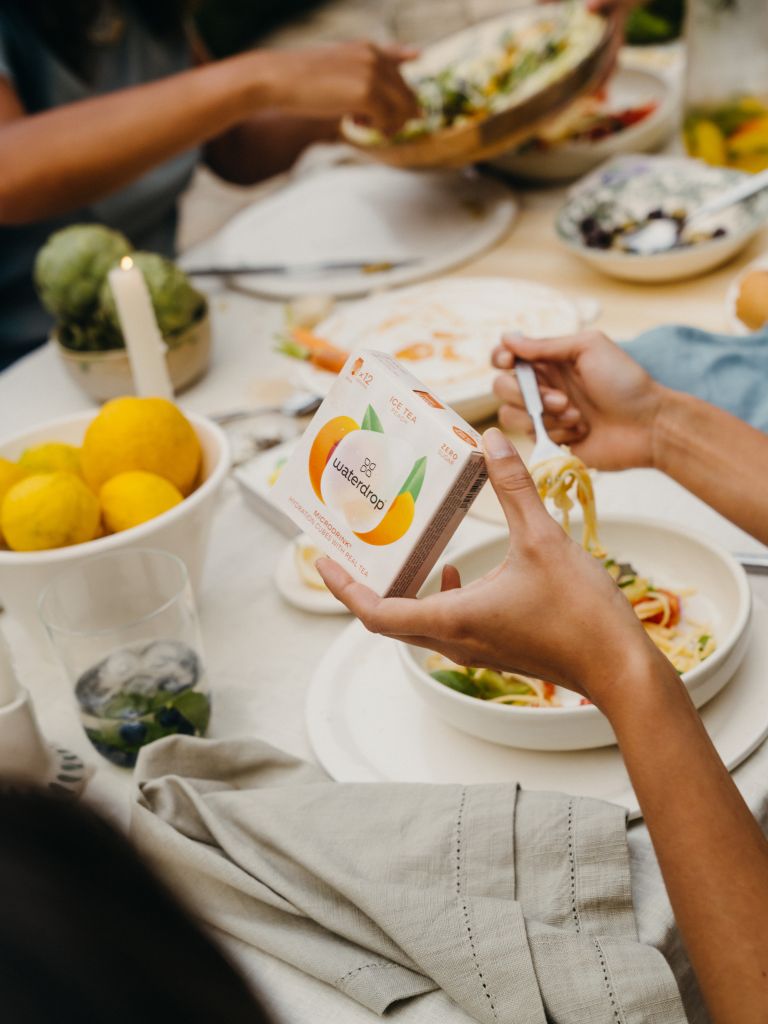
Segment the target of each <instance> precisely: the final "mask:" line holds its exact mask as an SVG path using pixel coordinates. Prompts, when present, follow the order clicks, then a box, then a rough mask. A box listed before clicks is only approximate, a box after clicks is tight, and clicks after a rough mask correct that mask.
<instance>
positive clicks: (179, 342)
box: [34, 224, 211, 402]
mask: <svg viewBox="0 0 768 1024" xmlns="http://www.w3.org/2000/svg"><path fill="white" fill-rule="evenodd" d="M127 255H130V257H131V259H132V260H133V262H134V265H135V266H137V267H138V268H139V269H140V270H141V272H142V273H143V274H144V278H145V280H146V282H147V287H148V289H149V294H150V298H151V299H152V305H153V307H154V310H155V316H156V318H157V323H158V326H159V327H160V331H161V333H162V335H163V339H164V340H165V343H166V345H167V346H168V351H167V354H166V359H167V362H168V371H169V373H170V376H171V381H172V382H173V387H174V390H175V391H176V392H177V393H178V392H179V391H182V390H183V389H184V388H185V387H188V386H189V385H190V384H192V383H194V382H195V381H196V380H198V379H199V378H200V377H202V375H203V374H204V373H205V371H206V370H207V368H208V363H209V361H210V350H211V326H210V318H209V315H208V303H207V302H206V299H205V296H204V295H202V294H201V293H200V292H199V291H197V289H196V288H194V287H193V286H192V284H191V283H190V281H189V278H188V277H187V275H186V274H185V273H184V271H183V270H181V269H180V268H179V267H177V266H176V264H175V263H174V262H173V261H172V260H169V259H166V258H165V257H164V256H160V255H158V254H157V253H152V252H141V251H135V250H134V249H133V246H132V245H131V243H130V242H129V241H128V239H127V238H126V237H125V236H124V235H122V234H121V233H120V232H119V231H114V230H112V229H111V228H108V227H105V226H104V225H102V224H72V225H70V226H69V227H66V228H63V229H62V230H61V231H56V232H55V233H54V234H52V235H51V236H50V238H49V239H48V241H47V242H46V243H45V245H44V246H43V247H42V249H40V251H39V252H38V254H37V258H36V260H35V269H34V279H35V287H36V288H37V292H38V295H39V297H40V301H41V302H42V304H43V305H44V306H45V308H46V309H47V310H48V311H49V312H50V313H51V314H52V315H53V316H54V318H55V320H56V327H55V328H54V330H53V331H52V333H51V340H52V342H53V344H54V345H55V346H56V348H57V350H58V353H59V356H60V357H61V360H62V362H63V364H64V367H65V368H66V370H67V371H68V373H69V375H70V376H71V377H72V378H73V380H75V381H76V383H77V384H78V385H79V386H80V387H81V388H82V389H83V390H84V391H85V392H86V393H87V394H88V395H89V396H90V397H91V398H93V399H95V400H96V401H99V402H102V401H106V400H107V399H109V398H116V397H118V396H119V395H129V394H132V393H133V380H132V377H131V367H130V363H129V361H128V355H127V353H126V351H125V343H124V341H123V335H122V332H121V330H120V322H119V318H118V315H117V310H116V308H115V301H114V298H113V295H112V291H111V289H110V287H109V281H108V279H107V275H108V273H109V271H110V270H111V269H112V268H113V267H115V266H117V265H118V264H119V263H120V260H121V259H122V258H123V257H124V256H127Z"/></svg>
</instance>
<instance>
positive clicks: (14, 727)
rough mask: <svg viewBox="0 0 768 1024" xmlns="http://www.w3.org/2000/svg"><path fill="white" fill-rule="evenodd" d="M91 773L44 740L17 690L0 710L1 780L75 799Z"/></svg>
mask: <svg viewBox="0 0 768 1024" xmlns="http://www.w3.org/2000/svg"><path fill="white" fill-rule="evenodd" d="M92 773H93V768H92V767H91V766H89V765H86V764H85V763H84V761H83V759H82V758H81V757H80V756H79V754H74V753H72V752H71V751H69V750H67V749H66V748H65V747H61V746H59V745H58V744H57V743H49V742H47V741H46V740H45V738H44V736H43V734H42V732H41V731H40V726H39V725H38V722H37V716H36V715H35V709H34V707H33V705H32V698H31V697H30V695H29V693H28V692H27V691H26V690H22V689H19V690H18V693H17V695H16V697H15V698H14V699H13V700H12V701H11V702H10V703H9V704H6V705H5V706H4V707H0V777H2V778H3V779H4V780H8V781H11V782H12V781H14V780H18V781H20V782H25V783H35V784H36V785H39V786H44V787H47V788H48V789H52V790H56V791H58V792H64V793H68V794H71V795H74V796H79V795H80V793H82V791H83V789H84V788H85V785H86V783H87V782H88V779H89V778H90V777H91V775H92Z"/></svg>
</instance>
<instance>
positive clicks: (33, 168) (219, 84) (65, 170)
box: [0, 52, 271, 224]
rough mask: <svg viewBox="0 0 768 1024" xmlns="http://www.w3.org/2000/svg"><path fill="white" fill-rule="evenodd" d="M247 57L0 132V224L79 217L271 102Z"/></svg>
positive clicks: (263, 64)
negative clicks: (78, 211) (73, 212)
mask: <svg viewBox="0 0 768 1024" xmlns="http://www.w3.org/2000/svg"><path fill="white" fill-rule="evenodd" d="M270 86H271V83H270V74H269V63H268V58H267V59H264V57H263V55H262V54H259V53H258V52H257V53H253V54H247V55H243V56H241V57H234V58H231V59H230V60H226V61H221V62H220V63H217V64H211V65H207V66H205V67H200V68H195V69H193V70H191V71H187V72H182V73H181V74H177V75H173V76H171V77H168V78H165V79H161V80H159V81H156V82H151V83H149V84H146V85H140V86H136V87H133V88H130V89H124V90H121V91H119V92H115V93H110V94H108V95H106V96H100V97H98V98H94V99H87V100H82V101H79V102H76V103H71V104H68V105H66V106H62V107H58V108H56V109H54V110H50V111H45V112H44V113H40V114H34V115H31V116H25V117H18V118H15V119H11V120H8V121H6V122H4V123H3V124H1V125H0V165H1V166H2V168H3V174H2V176H0V224H23V223H30V222H33V221H37V220H42V219H44V218H46V217H52V216H56V215H58V214H61V213H65V212H67V211H69V210H74V209H77V208H78V207H80V206H83V205H85V204H87V203H90V202H92V201H94V200H95V199H99V198H101V197H102V196H105V195H108V194H109V193H111V192H114V191H115V190H117V189H119V188H121V187H123V186H124V185H126V184H127V183H128V182H130V181H132V180H134V179H136V178H137V177H139V176H140V175H141V174H143V173H145V172H146V171H148V170H149V169H150V168H152V167H153V166H156V165H157V164H159V163H162V162H163V161H164V160H167V159H170V158H171V157H173V156H175V155H176V154H178V153H180V152H183V151H184V150H185V149H189V148H191V147H193V146H196V145H199V144H200V143H202V142H204V141H205V140H207V139H210V138H212V137H214V136H215V135H217V134H219V133H221V132H222V131H223V130H226V129H228V128H231V127H232V126H233V125H235V124H236V123H237V122H239V121H242V120H243V119H244V118H245V117H247V116H248V115H249V114H250V113H251V112H252V111H253V110H254V109H258V107H259V106H269V103H270V101H271V92H270Z"/></svg>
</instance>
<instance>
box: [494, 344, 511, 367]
mask: <svg viewBox="0 0 768 1024" xmlns="http://www.w3.org/2000/svg"><path fill="white" fill-rule="evenodd" d="M496 366H497V367H498V368H499V369H500V370H509V369H510V368H511V366H512V353H511V352H508V351H507V350H506V349H502V350H501V351H500V352H497V353H496Z"/></svg>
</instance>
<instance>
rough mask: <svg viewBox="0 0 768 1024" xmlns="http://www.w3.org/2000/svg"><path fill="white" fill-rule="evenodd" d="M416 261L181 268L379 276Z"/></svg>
mask: <svg viewBox="0 0 768 1024" xmlns="http://www.w3.org/2000/svg"><path fill="white" fill-rule="evenodd" d="M418 262H419V260H418V259H407V260H328V261H326V262H324V263H257V264H254V265H252V266H248V265H246V264H243V265H241V266H231V267H221V266H219V267H183V268H182V269H183V270H184V273H185V274H188V275H189V276H190V277H235V276H237V275H239V274H284V275H286V276H288V277H306V276H309V275H312V274H327V273H333V272H335V271H344V270H358V271H361V272H362V273H363V274H382V273H384V272H385V271H387V270H398V269H399V268H400V267H410V266H413V265H414V264H415V263H418Z"/></svg>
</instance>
